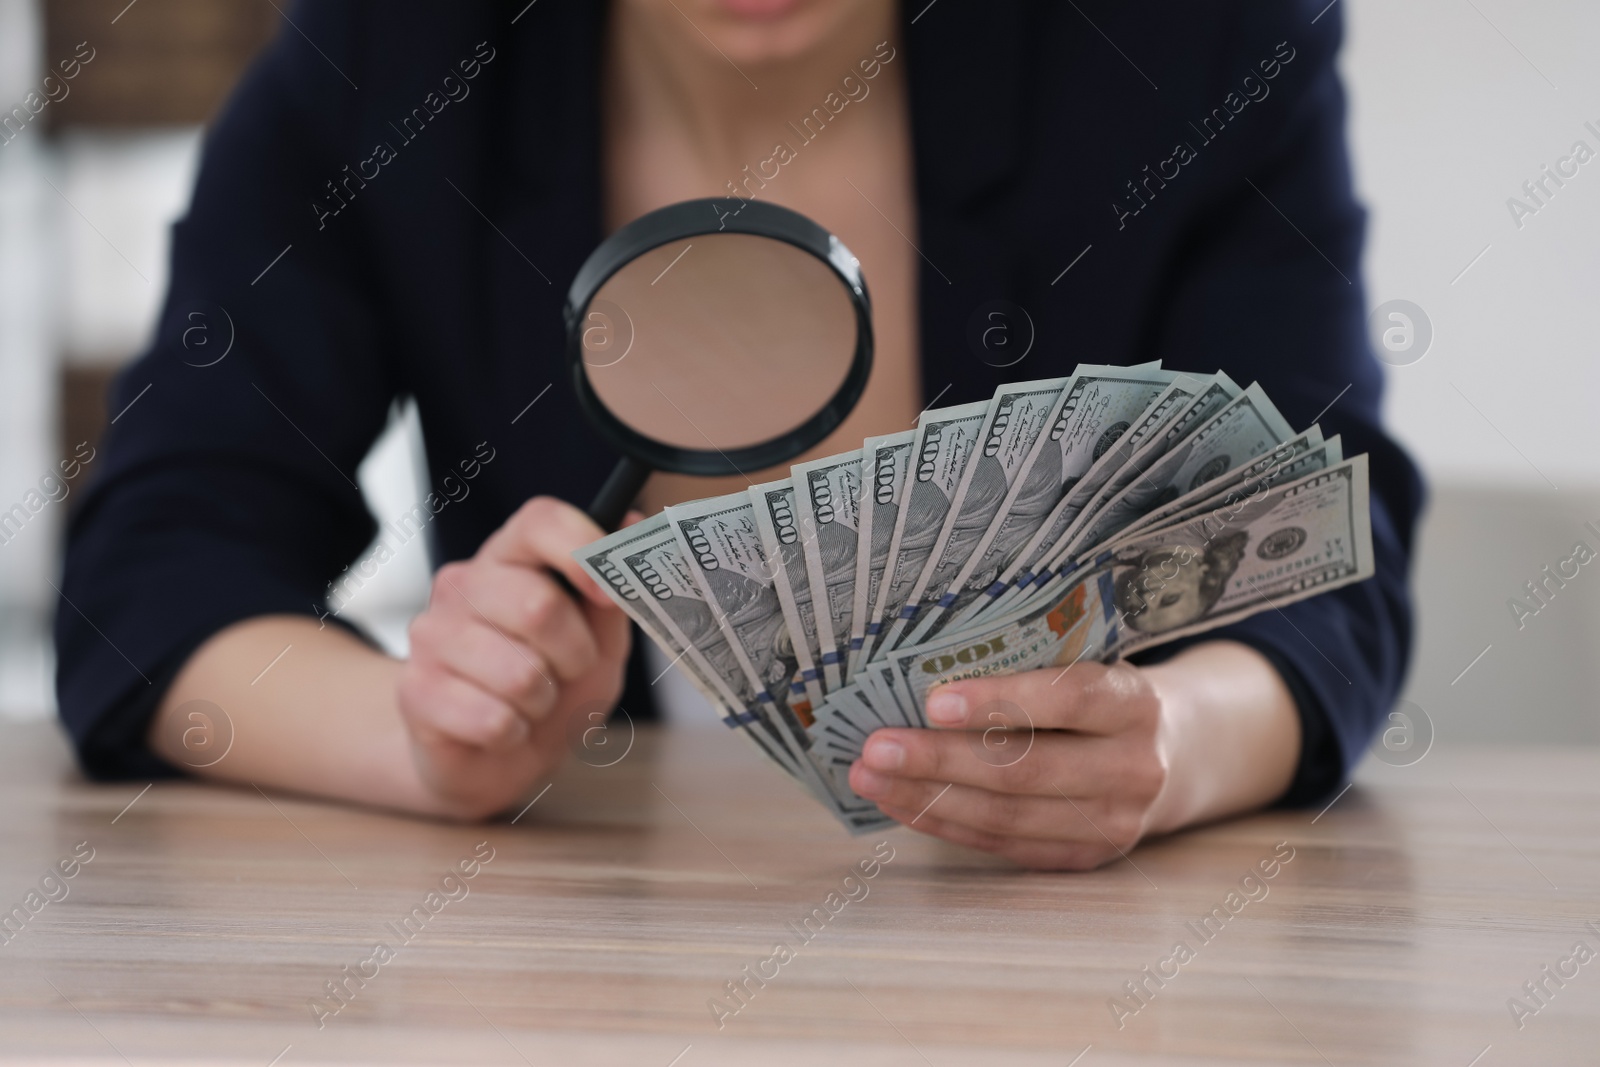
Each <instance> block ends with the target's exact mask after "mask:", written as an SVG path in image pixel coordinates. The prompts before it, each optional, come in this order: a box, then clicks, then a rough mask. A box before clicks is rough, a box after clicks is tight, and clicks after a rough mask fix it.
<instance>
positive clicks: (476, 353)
mask: <svg viewBox="0 0 1600 1067" xmlns="http://www.w3.org/2000/svg"><path fill="white" fill-rule="evenodd" d="M924 6H925V5H923V4H921V3H910V4H909V5H908V6H907V7H906V9H905V10H904V13H903V15H902V18H903V22H904V25H903V35H904V39H903V41H901V42H899V43H898V48H899V49H900V50H901V51H903V53H904V55H903V57H901V61H903V62H904V63H905V64H906V66H907V77H908V78H909V81H910V106H911V122H912V134H913V144H914V152H915V173H916V195H917V211H918V221H917V231H918V243H919V245H920V248H921V252H922V254H923V257H922V261H921V262H922V267H921V275H920V278H919V280H918V287H919V293H918V296H919V301H920V303H919V315H920V326H921V338H922V353H921V359H922V382H923V390H924V398H923V399H924V402H931V401H933V400H934V398H935V397H938V398H939V402H940V403H941V404H955V403H961V402H963V401H968V400H975V399H980V398H986V397H988V396H989V395H990V394H991V393H992V392H993V391H994V389H995V387H996V386H997V385H999V384H1001V383H1003V382H1006V381H1014V380H1019V379H1024V378H1040V377H1046V376H1049V375H1057V374H1065V373H1067V372H1068V371H1069V370H1070V368H1071V367H1072V366H1073V365H1074V364H1075V363H1078V362H1080V361H1081V362H1092V363H1115V364H1132V363H1138V362H1142V361H1145V360H1152V359H1161V360H1163V361H1165V363H1166V365H1167V366H1168V367H1173V368H1178V369H1182V370H1192V371H1200V372H1206V371H1212V370H1215V369H1217V368H1218V367H1221V368H1223V369H1225V370H1226V371H1227V372H1228V373H1229V374H1230V375H1232V376H1233V378H1234V379H1236V380H1237V381H1239V382H1241V383H1245V382H1249V381H1252V380H1259V381H1260V382H1261V384H1262V385H1263V387H1264V388H1265V389H1266V390H1267V392H1268V393H1269V394H1270V395H1271V396H1272V397H1273V399H1274V400H1275V401H1277V403H1278V404H1279V406H1280V408H1281V409H1282V411H1283V413H1284V415H1285V416H1286V417H1287V418H1288V419H1289V421H1290V422H1291V423H1293V424H1295V425H1296V426H1297V427H1300V426H1304V425H1308V424H1310V423H1311V422H1312V421H1314V420H1317V419H1320V420H1321V423H1322V427H1323V429H1324V431H1325V432H1326V433H1328V434H1330V435H1331V434H1335V433H1339V434H1343V435H1344V448H1345V454H1346V455H1350V454H1354V453H1356V452H1362V451H1366V452H1369V453H1371V458H1372V490H1373V499H1372V525H1373V536H1374V546H1375V550H1376V553H1377V576H1376V577H1375V578H1374V579H1372V580H1371V581H1368V582H1364V583H1361V584H1359V585H1356V586H1352V587H1349V588H1346V589H1342V590H1340V591H1338V592H1335V593H1332V594H1328V595H1324V596H1320V597H1316V598H1314V599H1312V600H1308V601H1305V602H1302V603H1299V604H1296V605H1294V606H1292V607H1290V608H1287V609H1285V610H1283V611H1282V612H1278V611H1268V612H1264V613H1262V614H1261V615H1258V616H1256V617H1255V618H1253V619H1250V620H1248V621H1246V622H1243V623H1240V624H1238V625H1235V626H1232V627H1229V628H1228V629H1227V630H1225V631H1221V632H1220V633H1218V634H1217V636H1226V637H1230V638H1234V639H1237V640H1240V641H1244V642H1247V643H1249V644H1250V645H1252V646H1254V647H1256V648H1258V649H1260V650H1261V651H1262V652H1263V653H1265V654H1266V655H1267V656H1268V657H1269V658H1270V659H1271V660H1272V661H1273V663H1274V664H1276V665H1277V666H1278V668H1279V669H1280V670H1281V671H1282V673H1283V675H1284V677H1285V679H1286V680H1287V681H1288V684H1289V685H1290V687H1291V688H1292V690H1293V691H1294V694H1295V697H1296V700H1297V703H1298V706H1299V709H1300V713H1301V717H1302V720H1303V722H1304V724H1305V738H1306V743H1305V746H1304V753H1303V756H1302V759H1301V765H1300V768H1299V771H1298V773H1297V775H1296V778H1295V781H1294V785H1293V786H1292V788H1291V789H1290V791H1289V794H1288V796H1287V797H1286V798H1285V800H1286V801H1288V802H1308V801H1311V800H1314V799H1316V798H1318V797H1320V796H1323V795H1325V794H1326V793H1327V792H1328V791H1329V790H1330V789H1332V788H1335V787H1337V785H1338V784H1339V783H1340V781H1341V780H1342V778H1343V776H1344V775H1345V773H1346V772H1347V771H1348V770H1349V769H1350V768H1351V767H1352V766H1353V765H1354V763H1355V762H1356V761H1357V760H1358V759H1359V758H1360V756H1361V753H1362V751H1363V749H1364V748H1365V746H1366V745H1367V744H1368V742H1369V740H1370V738H1371V736H1372V734H1373V731H1374V729H1375V727H1376V725H1377V724H1378V722H1379V721H1380V720H1381V719H1382V717H1383V715H1384V714H1385V713H1386V712H1387V711H1388V710H1389V708H1390V706H1391V704H1392V702H1393V701H1394V699H1395V696H1396V694H1397V692H1398V690H1399V687H1400V684H1401V680H1402V675H1403V673H1404V670H1405V666H1406V660H1407V656H1408V651H1409V644H1410V637H1411V612H1410V607H1409V604H1408V599H1407V590H1406V572H1407V561H1408V556H1409V553H1410V549H1411V540H1412V528H1413V524H1414V521H1415V519H1416V516H1417V512H1418V509H1419V507H1420V505H1421V497H1422V488H1421V483H1420V481H1419V479H1418V476H1417V473H1416V471H1415V469H1414V467H1413V466H1412V464H1411V462H1410V461H1409V460H1408V459H1407V458H1406V457H1405V456H1404V455H1403V454H1402V453H1401V451H1400V450H1399V449H1398V448H1397V447H1396V445H1395V444H1394V442H1392V441H1391V440H1390V439H1389V438H1388V437H1387V436H1385V434H1384V432H1383V430H1382V429H1381V428H1380V425H1379V414H1378V412H1379V399H1380V391H1381V386H1382V378H1381V374H1380V370H1379V367H1378V365H1377V363H1376V362H1375V360H1374V358H1373V356H1372V354H1371V353H1370V351H1369V347H1368V342H1367V339H1366V332H1365V328H1364V324H1363V319H1364V303H1363V294H1362V289H1361V284H1360V280H1359V277H1360V269H1359V261H1360V254H1361V244H1362V232H1363V227H1364V215H1363V212H1362V211H1361V209H1360V208H1359V207H1358V206H1357V205H1356V203H1355V201H1354V199H1353V196H1352V192H1351V179H1350V170H1349V161H1348V157H1347V153H1346V148H1345V142H1344V129H1343V126H1344V100H1343V96H1342V92H1341V89H1340V86H1339V83H1338V80H1337V78H1336V76H1335V72H1334V62H1333V61H1334V54H1335V52H1336V50H1337V47H1338V43H1339V38H1340V34H1341V29H1340V13H1339V9H1337V8H1335V9H1333V10H1322V11H1321V12H1320V17H1319V10H1320V9H1322V8H1324V6H1325V5H1324V4H1323V3H1322V2H1321V0H1313V2H1310V3H1302V2H1284V0H1225V2H1215V3H1208V4H1194V3H1165V2H1161V3H1158V2H1144V3H1115V2H1110V0H1078V3H1077V4H1076V5H1070V4H1061V3H1058V2H1055V0H988V2H986V3H982V4H978V3H970V2H959V0H945V2H944V3H940V4H937V5H934V6H932V7H929V8H927V10H924V11H921V13H920V15H919V14H918V9H921V8H923V7H924ZM519 8H522V5H521V4H511V5H504V4H495V3H486V2H466V0H457V2H455V3H451V4H413V5H403V6H401V5H394V4H384V5H379V4H376V3H359V2H334V0H321V2H318V3H305V4H300V5H297V6H296V8H295V9H294V13H293V19H294V21H295V23H296V25H297V26H298V28H299V32H295V31H294V30H290V29H285V31H284V32H283V33H281V34H280V35H279V37H278V38H277V40H276V41H275V42H274V43H273V44H272V45H271V46H270V47H269V48H268V49H267V50H266V52H265V53H264V54H263V55H262V56H261V58H260V59H259V60H258V61H257V62H256V64H255V65H254V66H253V68H252V69H251V70H250V72H249V74H248V75H247V76H246V77H245V78H244V80H243V81H242V82H241V84H240V85H239V87H238V89H237V90H236V91H235V93H234V95H233V97H232V99H231V101H230V102H229V104H228V105H227V107H226V109H225V110H224V112H223V113H222V115H221V116H220V118H219V119H218V120H217V122H216V124H215V126H214V128H212V129H211V130H210V132H209V133H208V135H207V136H206V140H205V146H204V152H203V157H202V162H201V168H200V174H199V180H198V183H197V185H196V188H195V192H194V198H193V201H192V203H191V205H190V208H189V211H188V213H187V215H185V217H184V218H183V219H182V220H181V221H179V222H178V223H177V225H176V226H175V228H174V233H173V252H172V273H171V279H172V280H171V284H170V290H169V293H168V296H167V300H166V303H165V307H164V310H163V312H162V315H161V319H160V324H159V327H158V330H157V333H156V336H155V338H154V340H153V341H152V343H151V344H150V347H149V349H148V351H147V352H146V353H145V354H144V356H143V357H142V358H141V359H140V360H138V361H137V362H136V363H134V364H133V365H132V366H131V367H130V368H129V369H128V370H127V371H126V372H125V373H124V374H123V375H122V376H121V378H120V379H119V381H118V383H117V386H116V389H115V395H114V397H113V398H112V401H111V404H110V410H112V411H122V409H123V408H124V407H125V406H127V405H129V404H132V406H131V407H129V408H128V409H127V410H126V411H124V412H123V413H122V414H121V416H120V417H119V418H118V420H117V422H116V425H114V426H113V427H111V430H110V434H109V437H108V441H107V444H106V446H105V448H104V449H103V452H104V457H103V458H101V459H100V460H99V461H98V462H97V463H96V464H95V468H96V470H95V480H94V482H93V484H92V485H91V486H90V487H89V488H88V490H87V492H86V494H85V496H84V499H83V504H82V507H81V509H80V511H79V512H78V514H77V515H76V518H75V521H74V522H73V523H72V525H71V529H70V531H69V536H68V548H67V556H66V565H65V574H64V577H63V580H62V589H63V591H64V594H65V595H64V597H63V598H62V603H61V605H60V608H59V612H58V616H57V621H56V639H57V648H58V655H59V674H58V680H57V684H58V692H59V700H60V707H61V715H62V718H63V720H64V721H65V723H66V726H67V728H68V730H69V731H70V732H71V734H72V737H73V739H74V740H75V742H76V745H77V752H78V755H79V758H80V760H81V762H82V765H83V767H84V769H85V770H86V771H87V772H88V773H89V774H91V775H94V776H97V777H114V776H131V775H138V776H148V775H156V774H161V773H164V772H167V771H170V768H167V767H166V766H165V765H164V764H162V763H161V761H159V760H158V759H157V758H156V757H155V756H153V755H152V754H151V753H150V751H149V749H148V748H147V746H146V745H145V743H144V733H145V731H146V729H147V727H148V724H149V721H150V717H151V715H152V713H153V711H154V709H155V707H156V704H157V701H158V700H159V698H160V695H161V693H162V691H163V689H164V688H165V687H166V686H167V685H168V684H169V683H170V681H171V680H172V678H173V676H174V674H175V672H176V671H177V670H178V668H179V667H180V666H181V665H182V663H183V662H184V660H185V659H186V657H188V656H189V654H190V653H191V652H193V651H194V649H195V648H196V646H197V645H198V644H199V643H200V642H202V641H203V640H205V639H206V638H207V637H208V636H210V635H211V634H213V633H215V632H217V631H218V630H219V629H221V628H222V627H225V626H227V625H229V624H231V623H234V622H237V621H239V620H241V619H245V618H249V617H251V616H257V615H263V614H268V613H284V612H287V613H297V614H304V615H308V616H309V615H313V614H314V613H318V612H323V611H326V608H325V606H324V598H325V596H326V594H327V593H328V590H329V582H330V581H331V580H333V579H335V578H336V577H338V576H339V575H340V574H341V572H342V570H343V569H344V568H345V567H347V566H348V565H350V564H351V563H352V561H354V560H356V559H357V558H358V556H360V555H361V553H362V552H363V549H364V548H366V546H367V545H368V544H369V543H370V542H371V541H372V538H373V536H374V533H375V532H376V529H377V527H376V524H375V522H374V518H373V516H371V515H370V514H369V513H368V512H367V510H366V508H365V506H364V504H363V501H362V496H361V494H360V492H359V491H358V490H357V487H356V484H355V480H354V475H355V471H356V467H357V465H358V464H359V463H360V461H361V459H362V457H363V456H364V455H365V454H366V452H367V450H368V448H369V446H370V445H371V444H372V442H373V440H374V438H375V437H376V436H377V435H378V434H379V432H380V431H381V430H382V428H383V426H384V424H385V419H386V416H387V414H388V412H389V410H390V408H391V405H392V404H393V402H394V401H395V400H396V398H399V397H404V396H410V397H414V398H415V399H416V402H417V405H418V407H419V409H420V412H421V417H422V424H423V428H424V432H425V437H426V442H427V458H428V464H429V471H430V483H431V485H432V486H433V488H434V493H433V494H432V495H430V496H429V497H427V498H426V499H425V500H424V501H423V502H420V503H421V505H422V506H421V507H419V508H418V509H414V512H413V513H411V514H410V515H409V516H408V517H396V516H383V517H382V518H383V519H385V520H396V519H397V518H398V519H399V520H400V525H401V526H402V527H404V529H406V530H407V531H410V532H411V533H412V534H414V533H415V532H416V531H417V530H421V529H425V530H426V532H427V535H428V537H429V538H430V544H431V546H432V549H433V558H434V560H435V561H436V562H440V561H444V560H451V559H459V558H462V557H465V556H469V555H471V554H472V553H473V552H474V551H475V550H476V549H477V547H478V546H479V544H480V543H481V542H482V541H483V540H484V538H485V537H487V536H488V534H489V533H490V532H491V531H493V530H494V529H495V528H496V527H497V526H499V525H500V524H501V522H502V521H504V520H505V519H506V518H507V516H509V515H510V514H511V513H512V512H513V511H514V510H515V509H516V508H517V507H518V505H520V504H521V503H522V502H523V501H525V500H527V499H528V498H529V497H531V496H534V495H536V494H541V493H549V494H555V495H557V496H561V497H564V498H565V499H567V500H571V501H575V502H577V503H579V504H586V503H587V502H588V501H589V500H590V499H591V497H592V496H593V494H594V493H595V491H596V490H597V488H598V486H599V484H600V482H601V481H602V479H603V478H604V476H605V474H606V473H607V472H608V470H609V468H610V467H611V465H612V463H613V461H614V459H615V457H614V456H613V455H612V454H611V453H610V452H609V451H608V450H607V449H606V447H605V446H604V445H602V444H601V442H600V441H599V440H598V439H597V438H596V436H595V435H594V433H592V432H591V431H590V429H589V428H588V426H587V425H586V424H585V422H584V421H583V419H582V417H581V416H580V414H579V412H578V411H577V409H576V405H575V403H574V402H573V400H572V398H571V395H570V392H569V386H568V384H567V380H566V378H565V376H564V374H563V363H562V360H563V326H562V317H561V305H562V300H563V297H564V294H565V291H566V288H567V285H568V283H569V282H570V281H571V279H572V277H573V275H574V274H575V273H576V271H577V269H578V266H579V265H580V264H581V263H582V262H583V260H584V257H585V256H587V255H588V253H589V252H590V251H591V250H592V249H593V248H594V247H595V245H596V244H597V243H598V242H599V240H600V239H601V237H602V236H603V231H602V222H601V180H600V175H601V168H600V158H599V149H600V144H599V136H598V133H599V130H600V120H599V107H598V98H599V77H600V73H599V56H600V42H601V35H602V31H603V18H604V5H603V4H600V3H595V2H590V0H544V2H543V3H539V4H536V5H533V6H531V7H528V8H526V9H525V10H523V11H522V13H521V14H520V15H518V14H517V10H518V9H519ZM513 19H515V21H514V22H513ZM1091 20H1092V22H1091ZM1113 42H1115V43H1114V44H1113ZM863 58H867V57H863ZM849 73H851V72H850V71H840V78H841V85H840V87H839V89H840V94H841V95H840V99H845V98H847V96H848V92H849V89H850V87H849V86H848V85H845V84H844V83H843V78H844V76H845V75H846V74H849ZM357 87H359V88H357ZM834 88H835V87H834V86H831V85H830V86H820V87H819V98H821V97H823V96H825V95H826V91H828V90H832V89H834ZM840 106H849V105H848V104H844V105H840ZM842 117H848V116H842ZM797 118H798V116H797ZM825 135H826V134H825V132H824V134H823V136H825ZM820 221H822V222H823V223H824V225H826V221H827V220H820ZM996 300H1004V301H1009V302H1010V303H1011V304H1012V305H1015V306H1016V307H1020V308H1022V309H1025V310H1026V312H1027V314H1028V317H1029V318H1031V320H1032V323H1033V328H1034V330H1035V331H1036V337H1035V341H1034V344H1033V348H1032V350H1031V352H1030V354H1029V355H1028V356H1027V358H1026V359H1025V360H1024V361H1023V362H1021V363H1020V364H1017V365H1015V366H1011V367H1005V368H997V367H994V366H991V365H990V362H994V361H993V360H992V359H991V360H990V361H989V362H986V361H985V360H984V359H983V358H981V357H982V355H983V354H984V353H983V349H982V346H981V344H978V345H976V346H975V344H974V341H973V338H974V337H975V336H976V337H981V335H982V330H981V329H979V330H974V329H973V324H974V322H982V321H985V320H984V319H983V312H984V309H986V308H988V307H991V306H993V305H992V302H993V301H996ZM197 316H198V317H197ZM1018 321H1019V322H1020V321H1021V320H1020V318H1019V319H1018ZM197 327H198V328H199V330H198V332H196V328H197ZM228 341H231V344H232V347H231V349H228V350H227V354H226V355H225V356H222V358H221V359H220V361H218V359H217V357H218V356H219V355H221V353H222V351H223V349H224V348H225V347H226V345H225V342H228ZM201 342H206V343H204V344H203V343H201ZM547 388H548V389H549V390H550V392H549V394H548V395H544V396H543V399H542V400H541V401H540V402H539V403H538V404H536V405H534V406H533V407H532V408H528V407H527V405H528V404H529V403H530V401H532V400H534V398H536V397H540V396H541V394H542V393H543V391H544V390H545V389H547ZM519 416H520V417H519ZM1156 654H1157V655H1170V654H1171V650H1166V651H1163V652H1160V653H1156ZM636 675H637V672H635V677H636ZM648 699H649V698H648V695H647V690H646V689H644V688H643V687H637V686H636V688H635V689H634V691H633V692H631V693H630V694H629V695H628V696H627V698H626V700H627V706H628V707H629V708H630V710H631V711H633V712H635V713H637V712H639V711H640V710H641V709H642V708H643V707H644V706H645V705H646V704H647V703H648Z"/></svg>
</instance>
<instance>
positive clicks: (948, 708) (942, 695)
mask: <svg viewBox="0 0 1600 1067" xmlns="http://www.w3.org/2000/svg"><path fill="white" fill-rule="evenodd" d="M927 711H928V721H929V722H936V723H938V724H939V725H940V726H960V725H961V724H962V723H964V722H966V721H967V698H966V697H964V696H962V695H961V694H960V693H956V692H952V691H951V690H949V689H941V690H939V691H938V692H936V693H934V694H933V695H932V696H930V697H928V707H927Z"/></svg>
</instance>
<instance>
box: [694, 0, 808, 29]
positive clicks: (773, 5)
mask: <svg viewBox="0 0 1600 1067" xmlns="http://www.w3.org/2000/svg"><path fill="white" fill-rule="evenodd" d="M713 5H714V6H715V7H716V8H717V9H718V10H719V11H720V12H721V13H722V14H723V15H724V16H726V17H727V18H729V19H738V20H741V21H748V22H755V23H761V22H777V21H780V20H782V19H786V18H789V17H791V16H793V15H794V14H795V12H797V11H798V10H800V9H801V8H802V7H805V6H806V0H713Z"/></svg>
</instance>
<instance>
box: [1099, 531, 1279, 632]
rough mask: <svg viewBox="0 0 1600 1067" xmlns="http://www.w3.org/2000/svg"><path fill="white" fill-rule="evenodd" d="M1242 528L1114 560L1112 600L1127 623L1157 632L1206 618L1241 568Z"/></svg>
mask: <svg viewBox="0 0 1600 1067" xmlns="http://www.w3.org/2000/svg"><path fill="white" fill-rule="evenodd" d="M1248 540H1249V535H1247V534H1246V533H1244V532H1243V531H1242V530H1238V531H1234V532H1232V533H1227V534H1224V535H1222V536H1221V537H1218V538H1215V539H1213V540H1211V541H1208V542H1206V544H1205V545H1204V546H1203V547H1200V546H1194V545H1163V546H1162V547H1160V548H1155V549H1151V550H1150V551H1148V552H1144V553H1142V554H1140V555H1137V556H1132V557H1130V558H1128V559H1126V560H1123V559H1118V560H1117V561H1116V571H1117V576H1116V586H1115V593H1114V602H1115V604H1116V608H1117V611H1118V612H1119V613H1121V615H1122V617H1123V618H1124V619H1126V620H1127V623H1128V625H1129V626H1130V627H1131V628H1133V629H1135V630H1138V631H1139V632H1140V633H1146V634H1159V633H1165V632H1166V631H1168V630H1175V629H1177V628H1178V627H1180V626H1187V625H1188V624H1189V623H1192V622H1196V621H1198V620H1199V619H1201V618H1204V617H1205V615H1206V613H1207V612H1208V611H1210V610H1211V608H1212V606H1213V605H1215V604H1216V602H1217V601H1218V600H1219V599H1221V597H1222V592H1223V590H1224V589H1226V588H1227V585H1228V579H1229V578H1231V577H1233V572H1234V571H1236V570H1238V569H1239V561H1240V560H1242V559H1243V558H1244V550H1245V543H1246V542H1247V541H1248Z"/></svg>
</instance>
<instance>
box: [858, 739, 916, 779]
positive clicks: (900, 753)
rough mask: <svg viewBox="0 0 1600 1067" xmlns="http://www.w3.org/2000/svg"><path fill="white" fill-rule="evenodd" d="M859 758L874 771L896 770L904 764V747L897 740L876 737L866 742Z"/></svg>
mask: <svg viewBox="0 0 1600 1067" xmlns="http://www.w3.org/2000/svg"><path fill="white" fill-rule="evenodd" d="M861 758H862V760H864V761H865V762H866V765H867V766H868V767H871V768H872V769H873V770H875V771H898V770H899V769H900V768H901V767H904V766H905V765H906V749H905V746H904V745H902V744H901V743H900V742H898V741H892V740H890V739H889V738H887V737H877V738H873V739H872V740H870V741H868V742H867V747H866V749H865V750H864V751H863V752H862V753H861Z"/></svg>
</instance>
